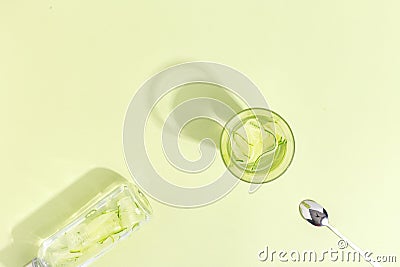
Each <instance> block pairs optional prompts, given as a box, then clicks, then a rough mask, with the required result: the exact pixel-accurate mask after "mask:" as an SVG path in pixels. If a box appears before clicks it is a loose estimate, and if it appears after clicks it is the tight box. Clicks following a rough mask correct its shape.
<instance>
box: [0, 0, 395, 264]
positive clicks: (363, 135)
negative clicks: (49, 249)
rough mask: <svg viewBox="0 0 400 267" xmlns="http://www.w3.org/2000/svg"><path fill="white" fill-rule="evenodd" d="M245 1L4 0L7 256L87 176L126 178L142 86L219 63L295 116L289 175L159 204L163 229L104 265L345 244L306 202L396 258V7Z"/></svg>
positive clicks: (2, 237) (2, 235) (0, 101)
mask: <svg viewBox="0 0 400 267" xmlns="http://www.w3.org/2000/svg"><path fill="white" fill-rule="evenodd" d="M237 2H239V1H237ZM237 2H235V1H209V0H205V1H197V2H196V1H175V0H169V1H157V2H156V1H76V0H68V1H60V0H49V1H4V0H3V1H1V3H0V33H1V34H0V121H1V134H0V136H1V138H0V162H1V186H0V203H2V204H1V216H0V229H1V231H0V247H5V246H7V245H8V244H9V243H10V242H11V238H12V236H11V231H12V229H13V227H15V226H16V225H17V224H18V223H19V222H21V221H23V220H24V218H26V217H27V216H28V215H29V214H31V213H33V212H34V211H35V210H36V209H37V208H38V207H40V206H41V205H43V204H44V203H46V201H48V200H49V199H51V198H52V197H54V196H56V195H57V193H58V192H61V191H62V190H63V189H64V188H66V187H68V185H70V184H72V183H73V182H74V181H75V180H76V179H78V178H79V177H80V176H81V175H82V174H84V173H85V172H86V171H88V170H89V169H91V168H94V167H107V168H111V169H113V170H115V171H117V172H119V173H121V174H122V175H124V176H125V177H129V172H128V170H127V167H126V166H125V162H124V156H123V151H122V123H123V119H124V114H125V111H126V108H127V106H128V104H129V102H130V99H131V98H132V96H133V95H134V93H135V91H136V90H137V88H139V86H140V85H141V83H142V82H143V81H144V80H145V79H147V78H148V77H149V76H151V75H153V74H154V73H156V72H158V71H160V70H162V69H164V68H166V67H168V66H171V65H173V64H176V63H181V62H185V61H192V60H207V61H215V62H220V63H223V64H227V65H230V66H232V67H234V68H237V69H239V70H240V71H242V72H244V73H245V74H247V75H248V76H249V77H250V78H251V79H252V80H253V81H254V82H255V83H256V84H257V85H258V86H259V88H260V89H261V90H262V92H263V93H264V95H265V96H266V98H267V101H268V103H269V104H270V106H271V108H272V109H273V110H275V111H277V112H278V113H279V114H281V115H282V116H283V117H284V118H285V119H287V121H288V122H289V123H290V125H291V127H292V129H293V131H294V134H295V138H296V141H297V147H296V155H295V159H294V162H293V164H292V166H291V167H290V169H289V170H288V172H287V173H286V174H285V175H284V176H282V177H281V178H280V179H278V180H276V181H274V182H272V183H270V184H266V185H265V186H263V187H262V188H261V189H260V190H259V191H257V192H256V193H255V194H253V195H249V194H248V193H247V190H248V185H247V184H244V183H241V184H239V186H238V187H237V188H236V189H235V190H233V192H231V193H230V194H229V195H228V196H227V197H225V198H224V199H222V200H221V201H219V202H217V203H215V204H213V205H210V206H207V207H203V208H199V209H189V210H185V209H176V208H171V207H168V206H165V205H162V204H160V203H158V202H156V201H154V200H153V201H151V203H152V205H153V208H154V211H155V216H154V219H153V221H152V222H151V223H149V224H148V225H146V226H145V228H143V229H142V230H141V231H139V232H138V233H137V234H135V236H133V237H132V238H130V239H129V240H127V241H124V242H122V243H121V244H120V245H119V246H118V247H117V248H115V249H114V250H113V251H112V252H110V253H108V254H107V255H106V256H104V257H103V258H101V260H99V261H98V262H96V263H95V264H93V266H97V267H106V266H113V267H118V266H121V267H126V266H141V267H156V266H166V267H176V266H194V267H200V266H230V267H236V266H238V267H239V266H251V267H258V266H268V265H269V266H271V265H272V264H271V263H269V262H268V263H267V262H259V261H258V260H257V253H258V251H259V250H261V249H262V248H263V247H264V246H266V245H269V247H270V248H272V249H276V250H280V249H286V250H291V249H299V250H304V249H316V250H317V251H322V250H326V249H329V248H331V247H333V248H335V247H336V242H337V240H338V239H337V238H336V237H335V236H334V235H333V234H331V233H330V232H329V231H328V230H327V229H315V228H313V227H311V225H308V224H307V223H305V222H304V221H303V220H302V219H301V218H300V216H299V214H298V211H297V206H298V203H299V202H300V201H301V200H302V199H304V198H313V199H315V200H317V201H319V202H320V203H321V204H323V205H324V206H325V207H326V208H327V210H328V212H329V213H330V217H331V222H332V223H333V224H334V225H335V226H337V227H338V228H339V229H340V230H341V231H342V232H343V233H345V234H346V235H347V236H348V237H350V238H351V239H352V240H353V241H355V242H356V243H358V244H359V245H360V246H362V247H364V248H369V249H371V250H374V251H375V252H376V253H377V254H395V255H397V256H398V261H399V260H400V245H399V242H398V240H397V239H398V238H399V237H400V236H399V230H398V225H399V223H400V213H399V212H398V210H399V208H398V203H399V200H400V197H399V193H398V188H399V186H400V182H399V162H400V161H399V159H400V157H399V154H398V153H399V150H400V141H399V135H400V127H399V122H398V115H399V114H400V106H399V104H398V100H399V99H400V75H399V69H400V49H399V47H400V33H399V26H400V16H399V10H400V2H399V1H365V0H358V1H344V0H340V1H317V0H315V1H246V3H242V4H239V3H237ZM49 216H51V214H49ZM45 219H46V218H44V220H45ZM21 257H24V255H21ZM25 257H26V255H25ZM287 265H288V263H286V264H285V263H276V262H275V263H273V266H287ZM309 265H310V264H309V263H308V264H307V263H305V264H299V263H296V264H293V266H309ZM315 265H317V264H315ZM342 265H344V263H329V262H324V263H321V264H318V266H342ZM349 265H350V266H367V264H366V263H363V262H361V263H357V264H349ZM384 266H395V264H386V265H384ZM7 267H8V266H7Z"/></svg>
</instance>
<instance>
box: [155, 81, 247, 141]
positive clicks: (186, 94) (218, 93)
mask: <svg viewBox="0 0 400 267" xmlns="http://www.w3.org/2000/svg"><path fill="white" fill-rule="evenodd" d="M246 108H248V107H247V105H246V103H245V102H244V101H243V100H242V99H241V98H239V97H238V96H237V95H235V94H234V93H232V92H230V91H229V90H227V89H226V88H224V87H221V86H219V85H216V84H210V83H205V82H194V83H189V84H185V85H182V86H179V87H177V88H175V89H173V90H171V91H170V92H169V93H168V94H166V95H165V96H163V97H162V98H161V99H160V100H159V101H158V103H157V104H156V105H155V106H154V108H153V110H152V116H151V117H152V118H153V119H154V120H155V122H156V123H157V125H158V126H159V127H160V128H161V127H164V130H166V131H167V132H168V133H170V134H173V135H175V136H177V135H178V134H181V136H182V137H184V138H190V139H192V140H193V141H195V142H196V143H199V142H200V141H202V140H204V139H205V138H209V139H211V140H212V141H213V142H214V144H215V145H216V146H217V148H219V138H220V135H221V132H222V129H223V127H224V125H225V123H226V122H227V121H228V120H229V119H230V118H231V117H232V116H234V115H235V114H237V113H239V112H240V111H242V110H244V109H246ZM166 114H169V116H168V118H166V117H165V115H166ZM166 119H167V120H166ZM208 144H211V143H208Z"/></svg>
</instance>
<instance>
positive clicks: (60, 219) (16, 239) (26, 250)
mask: <svg viewBox="0 0 400 267" xmlns="http://www.w3.org/2000/svg"><path fill="white" fill-rule="evenodd" d="M123 181H126V179H125V178H124V177H122V176H121V175H119V174H118V173H116V172H114V171H112V170H109V169H105V168H95V169H92V170H90V171H89V172H87V173H86V174H84V175H82V176H81V177H79V178H78V179H77V180H76V181H75V182H74V183H73V184H71V185H70V186H69V187H67V188H66V189H64V190H63V191H62V192H61V193H59V194H57V195H56V196H55V197H54V198H52V199H51V200H49V201H48V202H47V203H45V204H44V205H42V206H41V207H40V208H38V209H37V210H36V211H34V212H33V213H32V214H31V215H29V216H28V217H27V218H25V219H24V220H23V221H22V222H20V223H19V224H18V225H16V226H15V227H14V228H13V230H12V238H13V240H12V243H11V244H10V245H9V246H7V247H6V248H4V249H3V250H1V251H0V262H1V263H3V264H4V265H5V266H7V267H21V266H24V264H26V263H28V262H29V261H30V260H32V259H33V258H35V257H36V255H37V252H38V249H39V246H40V243H41V242H42V241H43V240H44V239H45V238H47V237H49V236H50V235H52V234H54V233H55V232H57V231H58V230H59V229H60V228H62V227H63V226H64V225H65V222H66V221H68V220H70V219H71V218H72V217H74V216H75V214H76V213H77V212H78V211H79V210H80V209H81V208H82V207H83V206H84V205H85V204H87V203H88V202H89V201H90V200H92V199H93V198H95V197H96V196H97V195H98V194H100V192H102V191H103V190H104V189H106V188H107V187H110V186H112V185H113V184H117V183H120V182H123Z"/></svg>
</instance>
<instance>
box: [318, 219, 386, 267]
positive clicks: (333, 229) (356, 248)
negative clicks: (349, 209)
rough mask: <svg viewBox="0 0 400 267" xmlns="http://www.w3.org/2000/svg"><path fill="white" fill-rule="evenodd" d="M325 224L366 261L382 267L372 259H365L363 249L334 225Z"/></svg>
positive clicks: (375, 266) (376, 266)
mask: <svg viewBox="0 0 400 267" xmlns="http://www.w3.org/2000/svg"><path fill="white" fill-rule="evenodd" d="M325 226H327V227H328V228H329V229H330V230H331V231H332V232H333V233H335V234H336V235H337V236H338V237H340V238H341V239H342V240H344V241H345V242H347V244H348V245H349V246H350V247H351V248H353V249H354V250H355V251H357V252H358V253H360V255H361V256H362V257H363V258H364V260H365V261H367V262H368V263H369V264H371V265H372V266H374V267H382V265H381V264H379V263H378V262H374V261H373V259H370V258H369V259H367V257H366V253H365V251H363V250H362V249H361V248H359V247H358V246H356V245H355V244H354V243H353V242H351V241H350V240H349V239H348V238H347V237H345V236H344V235H343V234H342V233H341V232H339V231H338V230H337V229H336V228H335V227H333V226H332V225H330V224H325Z"/></svg>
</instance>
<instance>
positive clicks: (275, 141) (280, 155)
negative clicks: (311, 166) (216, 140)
mask: <svg viewBox="0 0 400 267" xmlns="http://www.w3.org/2000/svg"><path fill="white" fill-rule="evenodd" d="M220 144H221V150H220V151H221V156H222V159H223V161H224V164H225V165H226V167H227V168H228V169H229V171H230V172H231V173H232V174H233V175H234V176H236V177H237V178H239V179H241V180H243V181H245V182H249V183H254V184H262V183H266V182H270V181H272V180H274V179H276V178H278V177H279V176H281V175H282V174H283V173H284V172H285V171H286V170H287V168H288V167H289V165H290V164H291V162H292V160H293V156H294V151H295V142H294V137H293V133H292V130H291V129H290V127H289V125H288V124H287V122H286V121H285V120H284V119H283V118H282V117H281V116H279V115H278V114H277V113H275V112H273V111H271V110H268V109H263V108H250V109H246V110H243V111H241V112H239V113H238V114H236V115H235V116H233V117H232V118H231V119H229V121H228V122H227V123H226V125H225V127H224V129H223V131H222V134H221V140H220Z"/></svg>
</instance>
